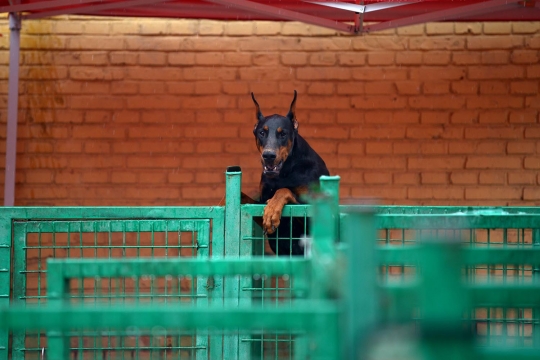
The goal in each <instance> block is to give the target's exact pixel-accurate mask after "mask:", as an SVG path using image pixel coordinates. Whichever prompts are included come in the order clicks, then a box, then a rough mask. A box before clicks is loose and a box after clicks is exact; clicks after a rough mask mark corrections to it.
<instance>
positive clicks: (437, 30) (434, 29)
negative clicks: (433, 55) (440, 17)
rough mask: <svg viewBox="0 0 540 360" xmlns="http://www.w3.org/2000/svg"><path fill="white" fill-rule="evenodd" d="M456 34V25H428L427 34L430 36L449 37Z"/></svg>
mask: <svg viewBox="0 0 540 360" xmlns="http://www.w3.org/2000/svg"><path fill="white" fill-rule="evenodd" d="M453 33H454V23H452V22H447V23H444V22H433V23H427V24H426V34H428V35H448V34H453Z"/></svg>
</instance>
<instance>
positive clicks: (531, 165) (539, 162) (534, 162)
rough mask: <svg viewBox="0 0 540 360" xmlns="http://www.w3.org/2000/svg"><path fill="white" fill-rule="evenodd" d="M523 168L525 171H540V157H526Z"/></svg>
mask: <svg viewBox="0 0 540 360" xmlns="http://www.w3.org/2000/svg"><path fill="white" fill-rule="evenodd" d="M523 167H524V168H525V169H540V157H526V158H525V160H524V163H523Z"/></svg>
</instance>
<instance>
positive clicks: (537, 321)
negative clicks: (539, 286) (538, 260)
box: [532, 229, 540, 347]
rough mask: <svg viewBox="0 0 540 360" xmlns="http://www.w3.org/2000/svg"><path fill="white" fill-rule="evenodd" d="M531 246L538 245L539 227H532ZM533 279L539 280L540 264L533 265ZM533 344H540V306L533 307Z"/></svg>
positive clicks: (539, 242)
mask: <svg viewBox="0 0 540 360" xmlns="http://www.w3.org/2000/svg"><path fill="white" fill-rule="evenodd" d="M532 237H533V238H532V242H533V248H535V249H538V248H539V247H540V229H532ZM533 281H534V282H536V283H539V282H540V264H534V265H533ZM532 331H533V334H532V335H533V344H534V346H535V347H539V346H540V307H538V306H537V307H535V308H533V329H532Z"/></svg>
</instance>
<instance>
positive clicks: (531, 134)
mask: <svg viewBox="0 0 540 360" xmlns="http://www.w3.org/2000/svg"><path fill="white" fill-rule="evenodd" d="M525 138H527V139H540V129H538V128H526V129H525Z"/></svg>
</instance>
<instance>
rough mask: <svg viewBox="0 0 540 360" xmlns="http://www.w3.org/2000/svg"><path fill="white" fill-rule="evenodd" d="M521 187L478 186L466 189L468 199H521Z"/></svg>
mask: <svg viewBox="0 0 540 360" xmlns="http://www.w3.org/2000/svg"><path fill="white" fill-rule="evenodd" d="M521 193H522V190H521V187H510V186H507V187H498V186H482V187H480V186H478V187H474V188H466V189H465V199H466V200H498V201H501V200H518V199H521Z"/></svg>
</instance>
